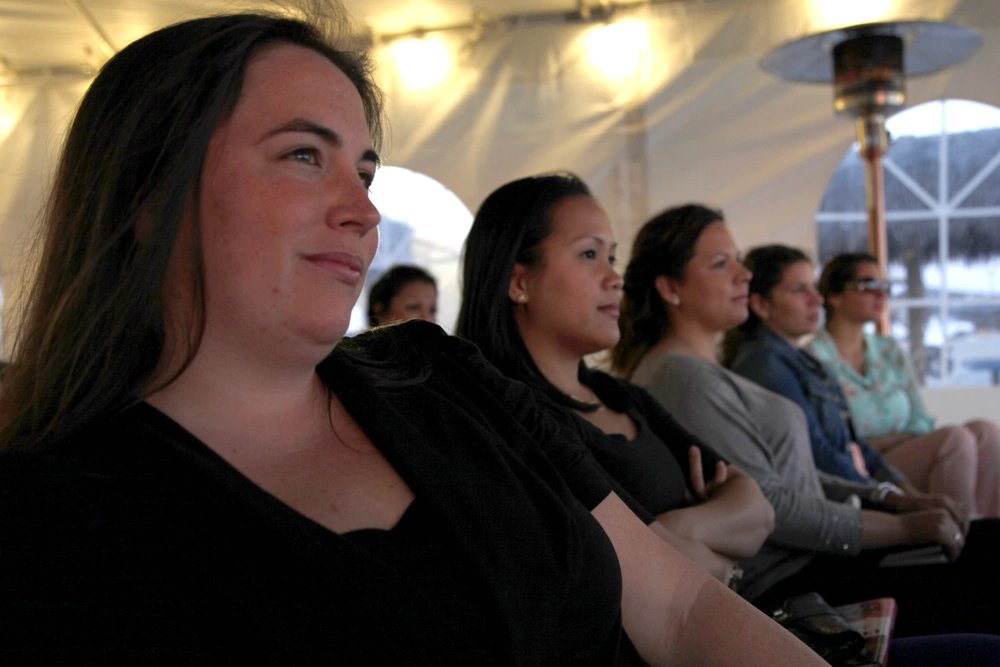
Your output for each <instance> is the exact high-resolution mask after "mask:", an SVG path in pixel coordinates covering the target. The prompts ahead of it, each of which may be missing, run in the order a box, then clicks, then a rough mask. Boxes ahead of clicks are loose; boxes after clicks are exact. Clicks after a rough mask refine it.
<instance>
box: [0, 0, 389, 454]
mask: <svg viewBox="0 0 1000 667" xmlns="http://www.w3.org/2000/svg"><path fill="white" fill-rule="evenodd" d="M335 13H336V12H335ZM334 23H336V24H339V25H343V21H342V20H339V21H334ZM328 38H329V36H327V35H324V34H321V31H320V30H319V29H318V28H317V27H316V25H314V24H313V23H307V22H305V21H301V20H296V19H290V18H287V17H277V16H266V15H260V14H239V15H232V16H218V17H211V18H204V19H197V20H193V21H187V22H184V23H179V24H176V25H173V26H170V27H167V28H164V29H162V30H158V31H156V32H154V33H152V34H150V35H148V36H146V37H144V38H142V39H140V40H138V41H137V42H134V43H133V44H131V45H129V46H128V47H126V48H125V49H124V50H122V51H121V52H120V53H118V54H117V55H115V56H114V57H113V58H112V59H111V60H109V61H108V63H107V64H106V65H105V66H104V67H103V68H102V70H101V72H100V74H98V76H97V78H96V79H95V80H94V82H93V84H92V85H91V87H90V89H89V90H88V91H87V94H86V95H85V96H84V98H83V101H82V102H81V104H80V108H79V110H78V112H77V114H76V117H75V119H74V121H73V124H72V126H71V128H70V131H69V135H68V138H67V141H66V145H65V148H64V150H63V154H62V158H61V160H60V162H59V166H58V170H57V173H56V178H55V181H54V185H53V188H52V195H51V198H50V201H49V203H48V207H47V210H46V212H45V215H44V219H43V229H42V234H43V236H44V246H43V252H42V258H41V263H40V265H39V269H38V273H37V275H36V278H35V282H34V285H33V287H32V290H31V293H30V298H29V301H28V302H27V306H26V308H25V311H24V317H23V321H22V326H21V327H20V330H19V335H18V338H17V341H16V344H15V351H14V355H13V359H12V363H11V366H10V367H9V368H7V369H6V370H5V372H4V378H3V387H2V390H0V449H6V448H12V447H30V446H35V445H38V444H42V443H46V442H50V441H53V440H56V439H59V438H61V437H64V436H66V435H67V434H69V433H72V432H73V431H75V430H76V429H78V428H79V427H81V426H82V425H83V424H85V423H87V422H88V421H90V420H92V419H94V418H96V417H99V416H101V415H105V414H109V413H112V412H114V411H116V410H120V409H122V408H123V407H125V406H127V405H129V404H131V403H133V402H135V401H136V400H138V399H139V398H140V393H141V392H142V390H143V388H144V387H145V386H146V384H147V383H148V382H150V380H151V379H152V376H153V373H154V370H155V369H156V368H157V364H158V363H159V361H160V360H161V358H164V357H167V356H170V355H171V354H173V353H174V352H177V353H178V355H177V356H178V357H179V358H181V359H184V360H185V362H184V364H185V365H186V364H187V363H189V362H190V359H191V358H192V356H193V355H194V352H195V351H196V350H197V347H198V344H199V342H200V339H201V326H202V320H203V319H204V295H203V285H202V283H203V276H202V268H201V266H200V262H201V260H200V255H201V253H200V247H199V245H198V240H197V239H198V236H199V235H198V233H197V230H198V220H197V215H196V212H197V210H198V205H197V204H198V198H199V187H200V178H201V168H202V162H203V160H204V156H205V152H206V150H207V146H208V142H209V139H210V138H211V136H212V133H213V131H214V130H215V128H216V127H217V126H218V124H219V123H220V122H221V121H223V120H224V119H225V118H226V117H228V115H229V114H230V113H231V112H232V109H233V107H234V105H235V104H236V101H237V99H238V98H239V95H240V90H241V86H242V83H243V77H244V73H245V70H246V67H247V63H248V62H249V61H250V59H251V58H252V57H253V56H254V55H255V54H256V53H257V52H258V51H259V50H260V49H261V48H262V47H264V46H266V45H269V44H274V43H278V42H281V43H291V44H296V45H299V46H303V47H305V48H308V49H311V50H313V51H316V52H318V53H320V54H321V55H323V56H325V57H326V58H328V59H329V60H330V61H331V62H333V64H335V65H336V66H337V67H338V68H340V69H341V70H342V71H343V72H344V74H345V75H347V77H348V78H349V79H350V80H351V81H352V83H353V84H354V86H355V88H357V91H358V93H359V95H360V97H361V100H362V103H363V105H364V109H365V115H366V118H367V121H368V125H369V129H370V131H371V133H372V139H373V141H374V142H375V144H376V145H378V144H379V143H380V140H381V114H382V101H381V93H380V92H379V90H378V89H377V88H376V87H375V85H374V84H373V83H372V79H371V67H370V64H369V61H368V59H367V57H365V56H364V55H362V54H357V53H352V52H349V51H346V50H340V49H337V48H334V47H332V46H331V45H330V44H331V42H330V41H328ZM189 212H195V214H194V215H189ZM186 215H187V216H188V217H193V218H194V225H193V226H194V231H195V233H194V234H193V235H192V236H193V237H194V238H193V245H194V254H195V257H197V258H198V260H197V262H196V264H197V266H196V267H195V268H194V269H193V271H194V273H195V275H194V276H193V279H192V280H191V281H190V282H191V283H192V284H193V286H194V287H193V294H192V295H191V299H192V303H193V306H194V310H195V312H196V313H200V314H201V315H200V317H199V318H197V319H198V321H196V322H195V323H194V325H193V330H192V331H189V332H185V333H184V334H183V336H184V337H186V338H187V340H180V341H173V340H171V341H170V342H171V344H174V343H176V344H177V345H178V346H180V347H179V348H178V350H169V349H166V345H167V342H168V336H167V335H166V324H165V322H164V307H163V299H162V291H163V287H164V280H165V276H166V273H167V266H168V264H169V262H170V258H171V253H172V251H173V249H174V246H175V241H176V239H177V237H178V231H179V229H180V227H181V221H182V220H183V219H184V218H185V216H186ZM171 333H172V332H171ZM170 338H173V336H171V337H170ZM181 370H183V366H182V367H181V368H180V369H178V370H176V372H175V373H174V375H173V376H172V377H169V378H167V379H166V380H165V381H164V382H163V383H162V384H167V383H169V382H170V381H171V380H172V379H173V378H174V377H176V375H177V374H178V373H179V372H180V371H181Z"/></svg>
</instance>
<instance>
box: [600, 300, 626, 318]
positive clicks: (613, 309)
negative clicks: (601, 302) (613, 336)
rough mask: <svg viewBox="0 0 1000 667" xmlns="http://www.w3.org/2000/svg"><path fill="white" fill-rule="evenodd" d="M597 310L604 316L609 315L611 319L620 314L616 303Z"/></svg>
mask: <svg viewBox="0 0 1000 667" xmlns="http://www.w3.org/2000/svg"><path fill="white" fill-rule="evenodd" d="M598 310H599V311H601V312H602V313H604V314H605V315H610V316H611V317H614V318H617V317H618V315H619V314H620V312H621V310H620V309H619V307H618V304H617V303H609V304H608V305H606V306H600V307H599V308H598Z"/></svg>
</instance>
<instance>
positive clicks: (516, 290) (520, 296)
mask: <svg viewBox="0 0 1000 667" xmlns="http://www.w3.org/2000/svg"><path fill="white" fill-rule="evenodd" d="M507 297H508V298H509V299H510V300H511V301H513V302H514V303H527V302H528V267H526V266H525V265H524V264H521V263H517V264H514V271H513V272H511V274H510V285H508V286H507Z"/></svg>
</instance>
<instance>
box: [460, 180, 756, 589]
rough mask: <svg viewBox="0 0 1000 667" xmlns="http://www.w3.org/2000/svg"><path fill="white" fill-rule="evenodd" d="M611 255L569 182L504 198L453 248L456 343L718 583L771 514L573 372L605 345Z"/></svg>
mask: <svg viewBox="0 0 1000 667" xmlns="http://www.w3.org/2000/svg"><path fill="white" fill-rule="evenodd" d="M616 247H617V245H616V243H615V240H614V237H613V234H612V231H611V225H610V223H609V221H608V217H607V215H606V214H605V212H604V210H603V209H602V208H601V206H600V204H599V203H598V202H597V201H596V200H595V199H594V198H593V197H592V196H591V195H590V192H589V190H588V189H587V187H586V185H585V184H584V183H583V182H582V181H580V180H579V179H578V178H576V177H575V176H573V175H570V174H551V175H543V176H536V177H529V178H524V179H520V180H517V181H514V182H512V183H508V184H507V185H504V186H503V187H501V188H499V189H497V190H496V191H495V192H494V193H493V194H491V195H490V196H489V197H487V199H486V201H485V202H484V203H483V205H482V206H481V207H480V209H479V211H478V212H477V214H476V217H475V220H474V221H473V225H472V229H471V231H470V232H469V237H468V239H467V240H466V245H465V258H464V263H463V267H464V268H463V281H462V286H463V298H462V307H461V310H460V312H459V318H458V326H457V333H458V334H459V335H460V336H464V337H466V338H468V339H470V340H472V341H473V342H475V343H476V344H477V345H479V347H480V349H482V350H483V352H484V354H485V355H486V357H487V358H488V359H490V361H492V362H493V363H495V364H496V365H497V366H498V367H499V368H500V369H501V370H502V371H504V372H505V373H507V374H508V375H510V376H511V377H515V378H517V379H519V380H522V381H525V382H527V383H528V384H529V385H532V386H534V387H535V388H536V389H538V390H539V391H540V392H541V393H543V394H544V395H546V396H548V397H549V398H550V401H551V404H552V405H553V408H554V409H553V411H552V412H553V414H555V415H556V416H558V417H560V418H561V419H562V421H564V422H565V423H567V427H568V428H571V429H574V430H575V431H576V432H577V433H578V434H579V435H580V437H581V439H583V440H584V441H585V442H586V443H587V444H588V446H589V447H590V450H591V451H592V452H593V455H594V456H595V457H596V458H597V460H598V461H599V462H600V463H601V464H602V465H603V467H604V468H605V469H606V470H607V471H608V472H609V473H610V474H611V476H612V477H613V478H614V479H616V480H618V482H620V483H622V485H623V486H624V487H625V488H626V490H627V491H628V493H629V494H630V495H631V496H632V497H634V498H635V500H636V501H638V503H639V504H640V505H641V506H642V507H643V508H644V509H646V510H647V511H649V512H651V513H652V514H654V515H655V516H656V519H657V520H656V522H655V523H654V524H653V526H654V528H655V529H656V530H657V531H658V532H659V533H660V534H661V536H662V537H664V539H666V540H667V541H668V542H669V543H671V544H673V545H674V546H675V547H676V548H678V549H680V550H681V551H683V552H684V553H686V554H687V555H688V556H689V557H691V558H692V559H693V560H695V561H696V562H698V563H699V564H700V565H702V566H703V567H704V568H705V569H707V570H708V571H710V572H711V573H712V574H714V575H715V576H716V577H717V578H719V579H721V580H723V581H726V582H729V581H730V580H731V579H732V577H733V572H734V566H735V562H736V560H737V559H739V558H744V557H748V556H752V555H753V554H755V553H756V552H757V550H758V549H759V548H760V546H761V544H762V543H763V541H764V539H765V538H766V537H767V535H768V534H770V532H771V529H772V526H773V511H772V509H771V506H770V504H769V503H768V502H767V500H766V499H765V498H764V497H763V495H762V494H761V492H760V490H759V488H758V487H757V485H756V483H755V482H753V480H751V479H750V478H749V477H747V476H746V475H744V474H743V473H741V472H740V471H738V470H736V469H735V468H732V467H731V466H728V465H726V464H725V463H724V462H723V461H721V460H720V459H719V458H718V457H716V456H715V454H714V453H713V452H712V451H711V450H710V449H708V448H706V447H704V445H702V444H701V443H700V442H698V440H697V439H696V438H695V437H693V436H692V435H690V434H689V433H688V432H687V431H685V430H684V429H683V428H681V427H680V426H679V425H678V424H677V423H676V422H675V421H674V420H673V418H672V417H671V416H670V415H669V414H667V413H666V411H665V410H663V409H662V407H660V406H659V405H658V404H657V403H656V401H655V400H653V399H652V398H651V397H650V396H649V395H648V394H646V392H644V391H642V390H641V389H639V388H638V387H635V386H634V385H630V384H628V383H626V382H622V381H619V380H615V379H614V378H612V377H610V376H608V375H606V374H604V373H601V372H600V371H596V370H592V369H588V368H587V367H586V365H585V364H584V363H583V358H584V356H585V355H588V354H592V353H594V352H600V351H601V350H605V349H608V348H610V347H612V346H613V345H614V344H615V342H617V340H618V301H619V299H620V298H621V288H622V279H621V276H619V275H618V273H617V272H616V271H615V270H614V267H613V263H614V258H615V250H616ZM703 464H704V465H703Z"/></svg>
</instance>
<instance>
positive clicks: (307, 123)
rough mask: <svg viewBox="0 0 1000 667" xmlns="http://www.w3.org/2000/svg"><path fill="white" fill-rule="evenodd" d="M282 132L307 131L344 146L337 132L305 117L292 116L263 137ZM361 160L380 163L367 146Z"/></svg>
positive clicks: (374, 153)
mask: <svg viewBox="0 0 1000 667" xmlns="http://www.w3.org/2000/svg"><path fill="white" fill-rule="evenodd" d="M283 132H307V133H309V134H315V135H316V136H318V137H319V138H320V139H322V140H323V141H325V142H326V143H328V144H330V145H332V146H334V147H336V148H343V147H344V140H343V138H341V136H340V135H339V134H337V133H336V132H334V131H333V130H331V129H330V128H328V127H324V126H322V125H320V124H319V123H314V122H313V121H311V120H306V119H305V118H293V119H292V120H290V121H288V122H287V123H284V124H283V125H279V126H278V127H276V128H274V129H273V130H271V131H269V132H268V133H267V134H265V135H264V139H269V138H271V137H273V136H275V135H277V134H281V133H283ZM361 160H362V161H367V162H374V163H375V164H376V165H381V164H382V158H380V157H379V156H378V153H376V152H375V149H373V148H369V149H367V150H366V151H365V152H364V153H362V154H361Z"/></svg>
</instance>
